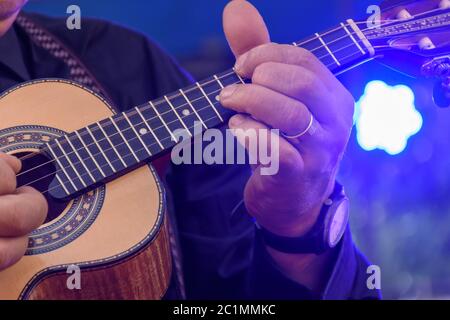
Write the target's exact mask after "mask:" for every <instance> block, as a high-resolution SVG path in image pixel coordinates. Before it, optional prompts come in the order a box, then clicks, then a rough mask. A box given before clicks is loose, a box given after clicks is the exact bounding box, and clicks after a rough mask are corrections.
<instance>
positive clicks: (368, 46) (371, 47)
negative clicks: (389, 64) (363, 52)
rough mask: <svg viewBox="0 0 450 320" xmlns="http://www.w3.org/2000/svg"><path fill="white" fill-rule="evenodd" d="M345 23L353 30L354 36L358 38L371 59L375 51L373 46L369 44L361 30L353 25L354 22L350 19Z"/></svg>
mask: <svg viewBox="0 0 450 320" xmlns="http://www.w3.org/2000/svg"><path fill="white" fill-rule="evenodd" d="M347 23H348V25H349V26H350V27H351V28H352V29H353V31H354V32H355V34H356V35H357V36H358V37H359V39H360V40H361V42H362V43H363V44H364V45H365V46H366V49H367V50H368V51H369V53H370V56H371V57H373V56H374V55H375V49H374V48H373V46H372V44H371V43H370V41H369V40H367V38H366V36H365V35H364V33H363V32H362V31H361V29H360V28H359V27H358V26H357V25H356V24H355V22H354V21H353V20H352V19H348V20H347Z"/></svg>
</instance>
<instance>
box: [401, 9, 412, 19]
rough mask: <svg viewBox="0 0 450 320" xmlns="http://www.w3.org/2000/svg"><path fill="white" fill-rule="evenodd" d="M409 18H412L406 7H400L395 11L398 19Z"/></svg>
mask: <svg viewBox="0 0 450 320" xmlns="http://www.w3.org/2000/svg"><path fill="white" fill-rule="evenodd" d="M411 18H412V15H411V14H410V13H409V12H408V10H406V9H402V10H400V11H399V12H398V13H397V19H399V20H408V19H411Z"/></svg>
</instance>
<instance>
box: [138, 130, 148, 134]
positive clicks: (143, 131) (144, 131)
mask: <svg viewBox="0 0 450 320" xmlns="http://www.w3.org/2000/svg"><path fill="white" fill-rule="evenodd" d="M146 133H147V129H145V128H141V129H139V134H141V135H144V134H146Z"/></svg>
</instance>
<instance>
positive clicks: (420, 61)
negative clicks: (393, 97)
mask: <svg viewBox="0 0 450 320" xmlns="http://www.w3.org/2000/svg"><path fill="white" fill-rule="evenodd" d="M382 10H383V13H382V16H381V21H380V23H379V25H378V26H377V27H374V28H368V29H364V30H363V33H364V35H365V36H366V37H367V39H368V40H369V41H370V42H371V44H372V45H373V47H374V48H375V51H376V55H377V57H378V59H379V60H381V61H382V62H383V63H385V64H387V65H388V66H391V67H393V68H395V69H397V70H399V71H401V72H404V73H406V74H409V75H411V76H414V77H427V78H436V79H438V83H437V84H436V86H435V95H434V98H435V101H436V103H437V104H438V105H439V106H445V107H447V106H450V0H416V1H413V0H389V1H385V2H384V3H383V4H382Z"/></svg>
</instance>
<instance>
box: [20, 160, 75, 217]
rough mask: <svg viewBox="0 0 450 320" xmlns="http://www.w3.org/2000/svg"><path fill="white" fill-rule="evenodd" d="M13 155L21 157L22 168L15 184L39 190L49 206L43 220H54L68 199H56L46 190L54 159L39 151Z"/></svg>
mask: <svg viewBox="0 0 450 320" xmlns="http://www.w3.org/2000/svg"><path fill="white" fill-rule="evenodd" d="M15 156H16V157H18V158H19V159H22V170H21V172H20V173H19V175H18V176H17V186H18V187H21V186H31V187H33V188H35V189H37V190H38V191H39V192H41V193H42V194H43V195H44V197H45V198H46V199H47V203H48V208H49V210H48V214H47V219H46V220H45V222H46V223H47V222H50V221H53V220H55V219H56V218H58V217H59V216H60V215H61V213H63V212H64V210H65V209H66V207H67V206H68V204H69V201H59V200H58V201H56V200H55V199H54V198H52V197H51V196H50V194H49V192H48V190H49V188H50V183H51V182H52V180H53V179H54V178H55V173H56V167H55V165H54V161H52V160H50V159H49V158H48V157H46V156H45V155H44V154H39V153H30V152H20V153H16V154H15Z"/></svg>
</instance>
